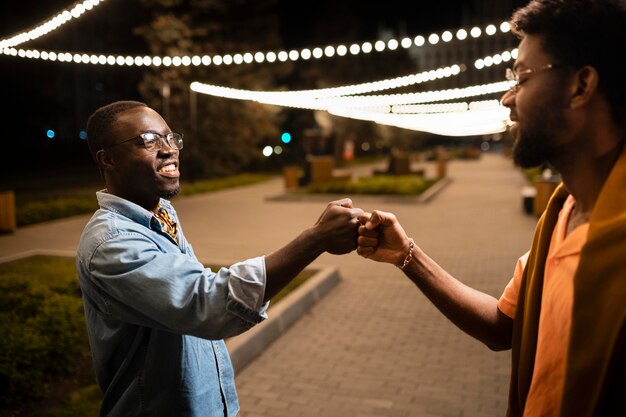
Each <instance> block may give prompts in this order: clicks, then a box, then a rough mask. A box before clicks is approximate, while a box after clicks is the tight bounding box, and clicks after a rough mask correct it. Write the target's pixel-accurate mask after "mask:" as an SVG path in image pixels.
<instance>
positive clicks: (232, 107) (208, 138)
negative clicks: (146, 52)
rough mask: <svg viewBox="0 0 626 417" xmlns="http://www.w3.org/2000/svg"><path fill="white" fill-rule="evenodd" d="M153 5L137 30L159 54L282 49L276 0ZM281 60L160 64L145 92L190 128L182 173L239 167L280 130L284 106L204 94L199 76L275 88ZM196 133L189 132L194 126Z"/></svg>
mask: <svg viewBox="0 0 626 417" xmlns="http://www.w3.org/2000/svg"><path fill="white" fill-rule="evenodd" d="M144 3H146V5H148V6H149V7H150V9H151V11H152V18H151V20H150V22H149V24H148V25H145V26H143V27H140V28H138V29H137V33H139V34H141V35H142V36H143V37H144V38H145V39H146V41H147V42H148V44H149V45H150V48H151V52H152V54H153V55H159V56H183V55H190V56H194V55H198V56H203V55H209V56H214V55H223V54H234V53H244V52H254V51H265V50H277V49H278V47H279V46H280V37H279V34H278V17H277V15H276V11H275V3H276V0H230V1H228V2H224V1H219V0H144ZM288 70H289V66H288V64H282V65H278V66H277V65H272V66H268V65H259V64H243V65H224V64H222V65H215V64H211V65H209V66H170V67H164V66H161V67H157V68H153V70H152V71H150V72H147V73H146V74H145V76H144V78H143V80H142V82H141V84H140V87H139V89H140V91H141V93H142V95H143V96H144V97H145V100H146V101H148V102H149V103H150V104H151V105H152V106H154V107H155V108H160V109H161V111H162V113H163V114H164V116H166V118H167V119H168V123H170V125H171V126H172V128H173V129H176V130H179V131H183V132H185V133H186V136H185V149H184V151H183V152H182V153H181V158H182V159H183V160H184V164H185V165H183V166H184V167H185V168H184V169H185V171H183V174H184V175H185V176H186V177H187V179H189V180H192V181H193V180H196V179H199V178H206V177H215V176H223V175H228V174H232V173H236V172H240V171H242V170H244V169H246V168H247V167H249V166H252V165H254V164H256V163H257V162H258V159H259V158H260V157H261V151H260V148H261V147H262V146H263V144H265V143H267V142H268V141H269V140H270V139H272V138H276V137H278V134H279V133H278V132H279V131H278V119H277V118H278V112H277V110H276V109H274V108H271V107H270V106H264V105H260V104H258V103H255V102H250V101H238V100H228V99H221V98H216V97H211V96H205V95H197V96H195V97H194V94H195V93H192V92H191V91H190V89H189V84H190V83H191V82H193V81H201V82H205V83H209V84H217V85H223V86H229V87H233V88H244V89H251V90H267V89H275V88H276V86H275V79H276V77H277V76H279V75H280V72H281V71H288ZM187 132H189V133H187Z"/></svg>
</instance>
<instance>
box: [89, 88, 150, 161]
mask: <svg viewBox="0 0 626 417" xmlns="http://www.w3.org/2000/svg"><path fill="white" fill-rule="evenodd" d="M135 107H148V105H147V104H146V103H142V102H141V101H134V100H120V101H115V102H113V103H110V104H107V105H106V106H102V107H100V108H99V109H97V110H96V111H95V112H93V113H92V114H91V116H89V119H87V145H88V146H89V151H90V152H91V156H92V157H93V159H94V161H96V163H97V162H98V161H97V160H96V153H97V152H98V151H99V150H100V149H103V148H104V147H106V146H107V145H109V144H110V141H111V140H112V138H111V134H110V133H111V127H112V126H113V125H114V124H115V122H116V120H117V116H118V115H119V114H120V113H121V112H123V111H126V110H129V109H133V108H135Z"/></svg>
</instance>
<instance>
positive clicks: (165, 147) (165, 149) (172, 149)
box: [159, 139, 180, 155]
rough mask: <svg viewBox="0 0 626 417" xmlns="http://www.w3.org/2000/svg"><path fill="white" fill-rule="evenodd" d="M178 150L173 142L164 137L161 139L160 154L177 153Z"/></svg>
mask: <svg viewBox="0 0 626 417" xmlns="http://www.w3.org/2000/svg"><path fill="white" fill-rule="evenodd" d="M179 152H180V151H179V150H178V148H177V147H176V145H174V144H173V143H170V142H168V141H167V140H165V139H163V140H162V141H161V149H159V153H160V154H163V155H174V154H178V153H179Z"/></svg>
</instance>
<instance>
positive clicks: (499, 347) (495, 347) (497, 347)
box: [485, 340, 511, 352]
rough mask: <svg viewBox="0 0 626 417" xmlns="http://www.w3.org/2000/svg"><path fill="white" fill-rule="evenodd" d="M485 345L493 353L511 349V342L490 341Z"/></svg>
mask: <svg viewBox="0 0 626 417" xmlns="http://www.w3.org/2000/svg"><path fill="white" fill-rule="evenodd" d="M485 345H486V346H487V347H488V348H489V350H491V351H493V352H502V351H503V350H509V349H511V340H508V341H506V340H501V341H498V340H490V341H486V342H485Z"/></svg>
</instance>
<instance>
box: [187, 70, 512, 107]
mask: <svg viewBox="0 0 626 417" xmlns="http://www.w3.org/2000/svg"><path fill="white" fill-rule="evenodd" d="M402 78H403V77H402ZM385 81H393V80H383V81H377V82H375V83H368V84H369V85H373V86H376V87H378V89H377V90H373V89H370V90H366V89H365V88H362V87H363V86H364V85H357V86H346V87H336V88H331V89H319V90H302V91H252V90H242V89H235V88H230V87H223V86H218V85H211V84H204V83H200V82H197V81H195V82H193V83H191V84H190V86H189V88H190V89H191V90H192V91H195V92H197V93H201V94H207V95H212V96H216V97H222V98H230V99H237V100H252V101H257V102H259V103H263V104H271V105H275V106H283V107H294V108H301V109H310V110H326V109H328V108H330V107H337V106H338V107H344V108H355V107H358V108H366V107H372V106H376V107H381V106H382V107H385V106H387V107H390V106H395V105H402V104H422V103H431V102H438V101H448V100H457V99H459V98H467V97H473V96H478V95H487V94H495V93H503V92H505V91H507V90H508V89H509V88H510V84H509V82H508V81H500V82H495V83H490V84H482V85H475V86H468V87H464V88H453V89H448V90H431V91H423V92H416V93H402V94H381V95H350V94H357V93H356V92H355V91H359V93H364V92H372V91H380V90H381V89H387V88H392V87H386V84H385ZM355 87H356V88H355ZM339 91H341V92H350V91H352V92H350V93H346V94H343V95H339V94H336V93H337V92H339Z"/></svg>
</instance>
